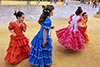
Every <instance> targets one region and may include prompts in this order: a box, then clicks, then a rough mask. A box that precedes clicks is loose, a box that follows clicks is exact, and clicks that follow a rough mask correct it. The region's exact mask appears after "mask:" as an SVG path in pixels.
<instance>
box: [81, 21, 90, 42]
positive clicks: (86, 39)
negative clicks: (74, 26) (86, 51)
mask: <svg viewBox="0 0 100 67" xmlns="http://www.w3.org/2000/svg"><path fill="white" fill-rule="evenodd" d="M87 21H88V19H85V20H83V21H82V25H86V23H87ZM85 33H86V35H87V38H85V39H84V40H85V41H90V38H89V35H88V29H86V31H85Z"/></svg>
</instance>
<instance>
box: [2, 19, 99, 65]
mask: <svg viewBox="0 0 100 67" xmlns="http://www.w3.org/2000/svg"><path fill="white" fill-rule="evenodd" d="M52 22H53V25H54V26H55V28H54V29H53V30H52V39H53V47H54V50H53V64H52V65H51V66H50V67H100V18H95V17H89V21H88V24H87V25H88V33H89V36H90V41H89V42H87V43H85V44H86V45H85V50H79V51H71V50H69V49H67V48H65V47H63V46H61V45H60V44H59V43H58V42H57V36H56V33H55V31H56V30H58V29H61V28H64V27H66V26H67V25H68V23H67V22H68V19H58V20H52ZM26 24H27V26H28V28H27V31H26V32H25V35H26V36H27V37H28V38H29V39H30V42H31V40H32V39H33V37H34V36H35V35H36V34H37V32H38V30H39V28H40V25H39V24H38V23H37V22H27V23H26ZM10 34H11V33H10V32H9V30H8V24H0V67H33V66H32V65H31V64H29V63H28V58H27V59H24V60H22V61H21V62H20V63H19V64H17V65H13V64H10V63H8V62H6V61H4V57H5V55H6V49H7V48H8V45H9V41H10Z"/></svg>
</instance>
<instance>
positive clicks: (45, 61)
mask: <svg viewBox="0 0 100 67" xmlns="http://www.w3.org/2000/svg"><path fill="white" fill-rule="evenodd" d="M46 41H47V44H46V45H45V46H44V47H43V48H42V47H41V45H42V43H43V39H41V38H38V36H35V37H34V38H33V40H32V41H31V45H32V46H31V49H30V56H29V60H28V62H29V63H30V64H32V65H33V66H41V67H43V66H44V65H47V66H49V65H51V64H52V49H53V47H52V44H51V39H50V38H49V39H47V40H46Z"/></svg>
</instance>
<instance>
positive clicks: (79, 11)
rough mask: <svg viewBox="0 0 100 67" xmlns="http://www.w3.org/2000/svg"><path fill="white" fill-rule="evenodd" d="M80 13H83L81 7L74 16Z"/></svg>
mask: <svg viewBox="0 0 100 67" xmlns="http://www.w3.org/2000/svg"><path fill="white" fill-rule="evenodd" d="M82 12H83V11H82V9H81V7H78V9H77V10H76V12H75V14H76V15H79V14H80V13H82Z"/></svg>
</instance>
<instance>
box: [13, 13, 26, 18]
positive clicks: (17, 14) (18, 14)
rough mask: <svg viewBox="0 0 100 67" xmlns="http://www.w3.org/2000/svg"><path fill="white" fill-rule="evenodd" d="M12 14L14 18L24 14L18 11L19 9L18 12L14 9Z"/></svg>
mask: <svg viewBox="0 0 100 67" xmlns="http://www.w3.org/2000/svg"><path fill="white" fill-rule="evenodd" d="M14 15H15V16H16V18H18V17H21V16H22V15H24V13H23V12H20V11H18V12H16V11H15V13H14Z"/></svg>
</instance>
